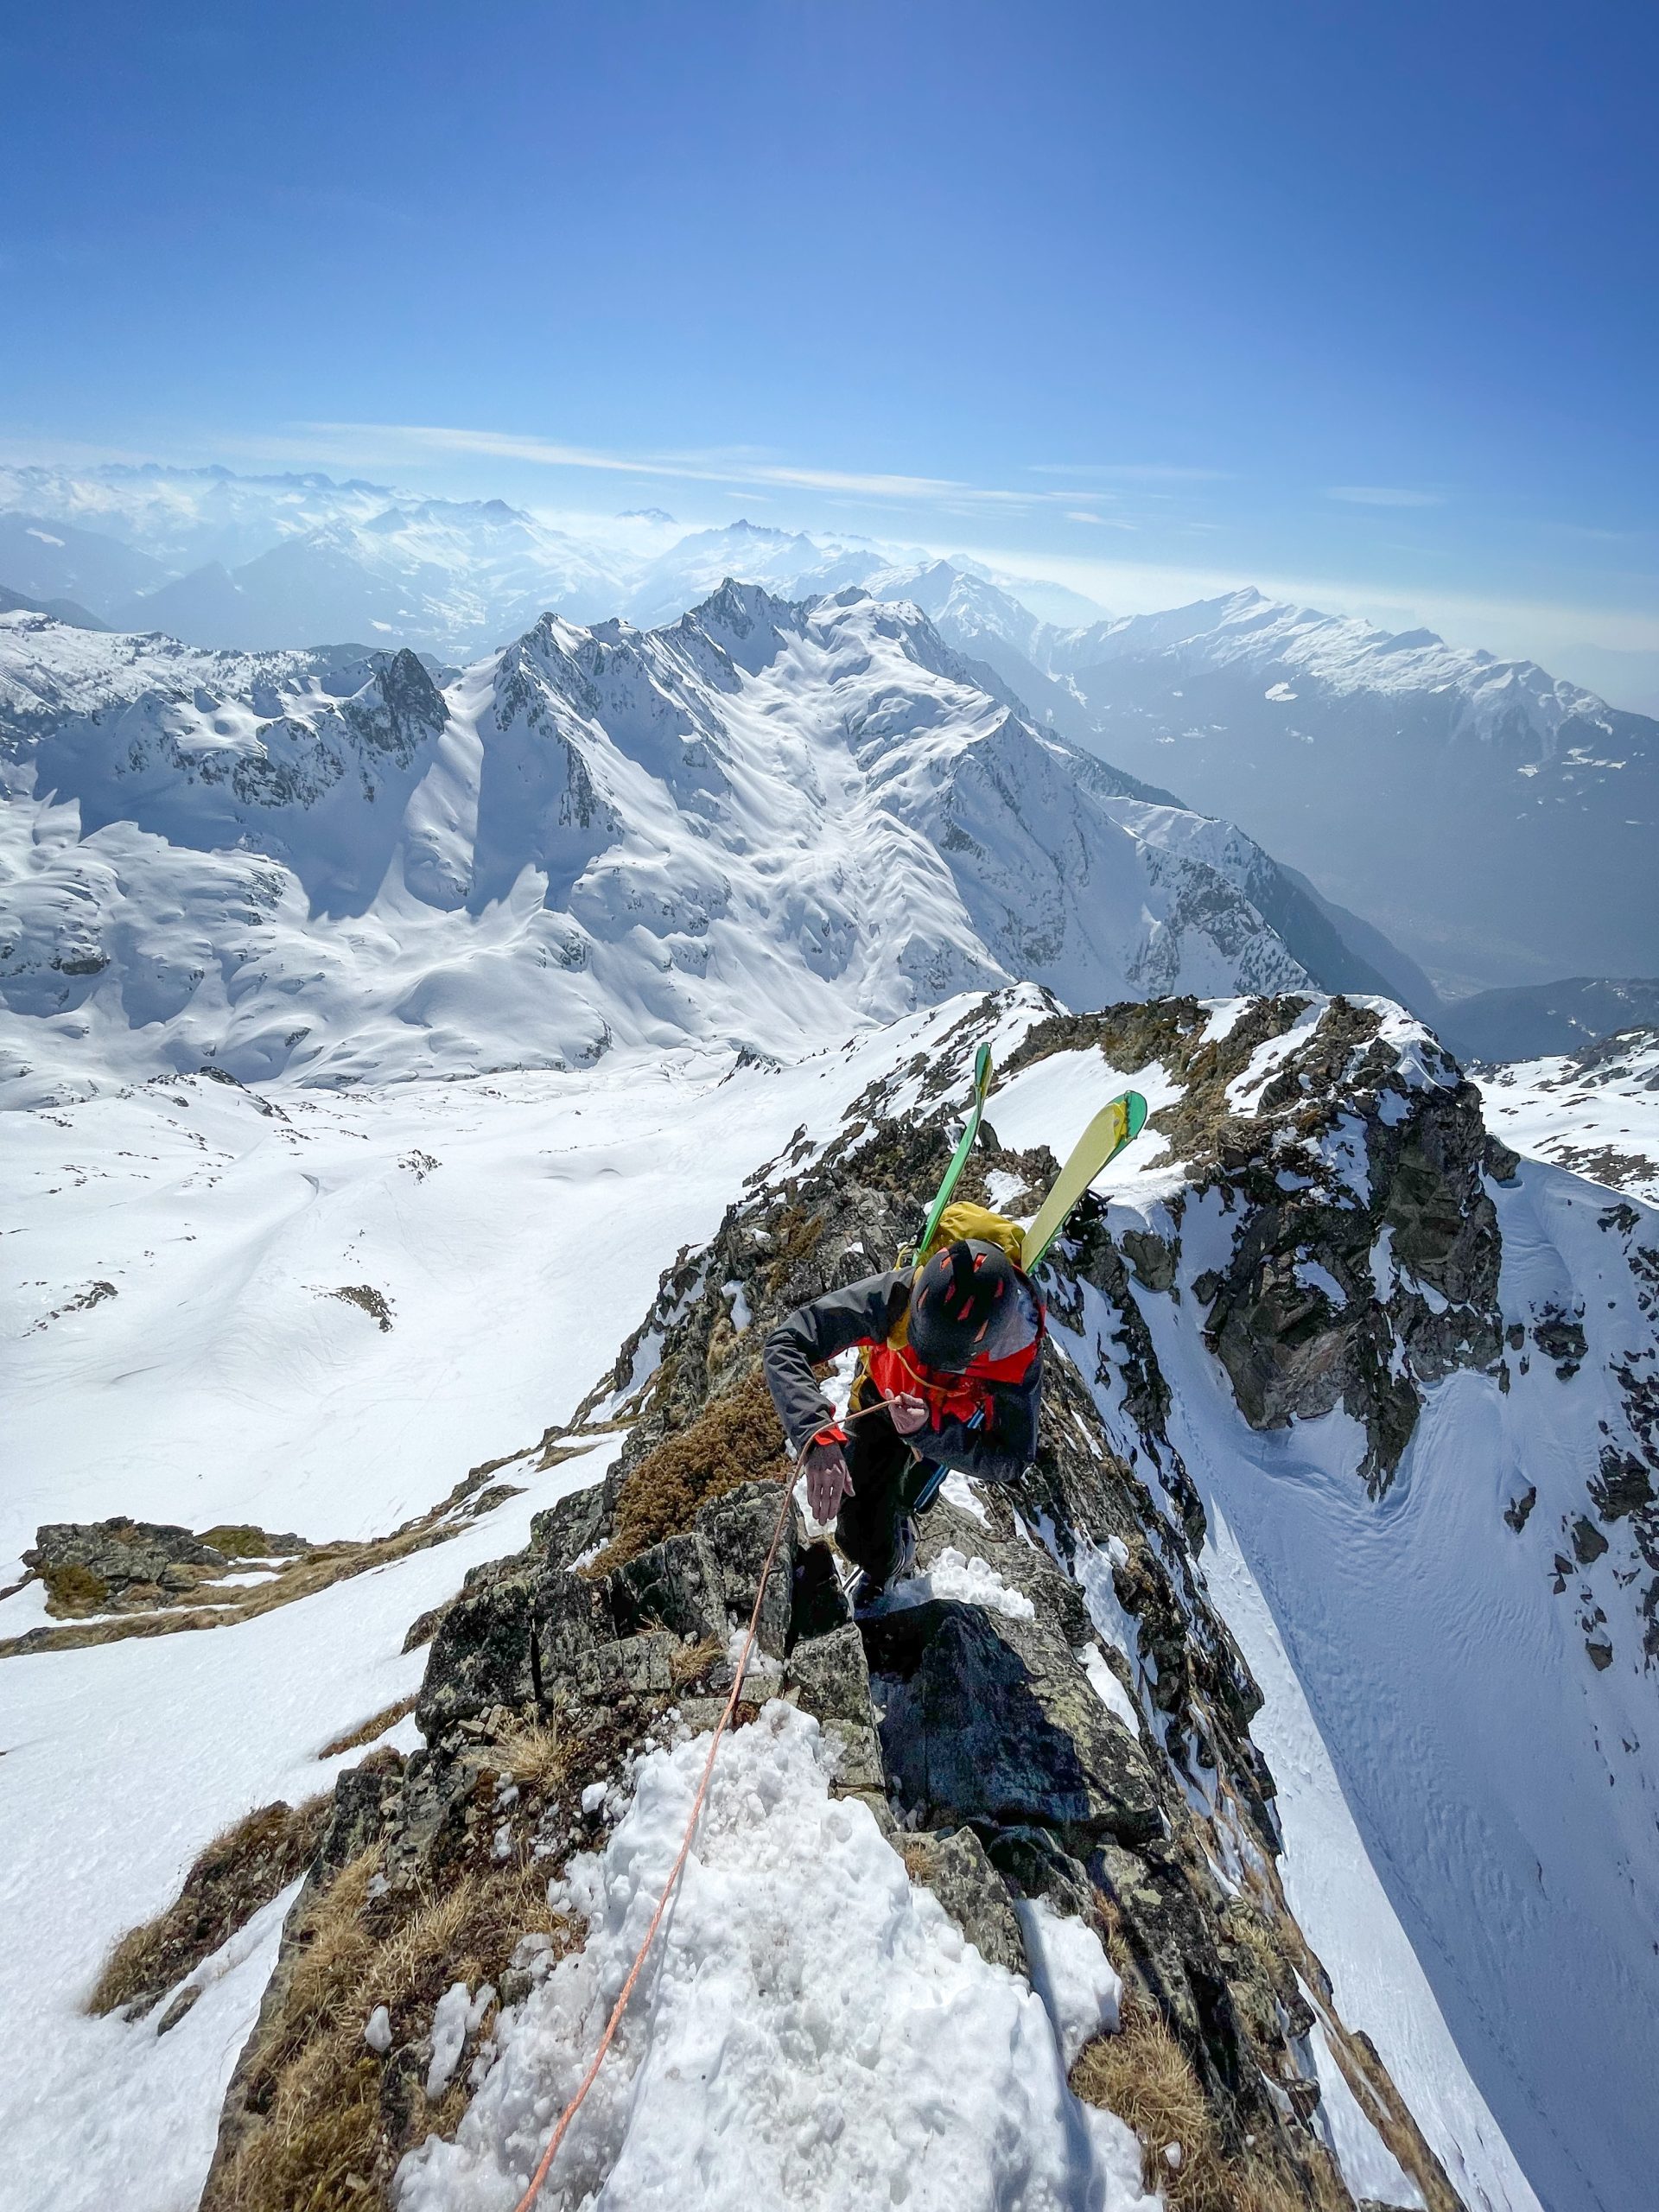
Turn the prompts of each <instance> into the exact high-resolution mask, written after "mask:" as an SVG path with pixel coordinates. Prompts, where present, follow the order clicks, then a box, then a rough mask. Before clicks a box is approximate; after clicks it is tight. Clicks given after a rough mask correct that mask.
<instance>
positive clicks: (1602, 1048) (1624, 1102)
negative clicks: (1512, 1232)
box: [1480, 1029, 1659, 1205]
mask: <svg viewBox="0 0 1659 2212" xmlns="http://www.w3.org/2000/svg"><path fill="white" fill-rule="evenodd" d="M1480 1087H1481V1090H1482V1091H1483V1093H1484V1096H1485V1102H1486V1103H1485V1111H1486V1118H1487V1120H1488V1122H1490V1124H1491V1127H1492V1128H1494V1129H1495V1130H1497V1133H1498V1135H1500V1136H1501V1137H1502V1138H1503V1141H1504V1142H1505V1143H1506V1144H1510V1145H1513V1146H1514V1147H1515V1148H1516V1151H1517V1152H1523V1153H1528V1154H1531V1156H1532V1157H1533V1158H1535V1159H1537V1160H1554V1161H1555V1162H1556V1163H1557V1164H1558V1165H1559V1166H1562V1167H1570V1168H1572V1169H1573V1172H1574V1173H1577V1174H1580V1175H1584V1176H1587V1177H1588V1178H1589V1179H1590V1180H1591V1181H1592V1183H1600V1184H1603V1185H1605V1186H1606V1188H1607V1189H1609V1190H1610V1191H1627V1192H1629V1193H1630V1196H1631V1197H1632V1198H1643V1199H1645V1200H1646V1202H1647V1203H1648V1205H1659V1029H1626V1030H1624V1031H1622V1032H1620V1033H1618V1035H1616V1036H1612V1037H1604V1038H1603V1039H1601V1040H1600V1041H1599V1043H1597V1044H1593V1045H1586V1046H1585V1047H1584V1048H1583V1050H1582V1051H1580V1052H1562V1053H1557V1054H1553V1055H1550V1056H1548V1057H1547V1058H1543V1059H1538V1060H1521V1061H1512V1062H1510V1063H1508V1064H1506V1065H1503V1066H1502V1067H1495V1068H1483V1069H1482V1070H1481V1071H1480Z"/></svg>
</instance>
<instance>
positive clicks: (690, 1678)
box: [668, 1636, 726, 1690]
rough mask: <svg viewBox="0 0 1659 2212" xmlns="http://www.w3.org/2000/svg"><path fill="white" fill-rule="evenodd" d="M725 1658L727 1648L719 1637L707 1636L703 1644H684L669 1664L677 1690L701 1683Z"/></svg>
mask: <svg viewBox="0 0 1659 2212" xmlns="http://www.w3.org/2000/svg"><path fill="white" fill-rule="evenodd" d="M725 1656H726V1646H725V1645H724V1644H723V1643H721V1640H720V1638H719V1637H717V1636H705V1637H703V1639H702V1643H690V1644H687V1643H683V1644H682V1645H681V1646H680V1648H679V1649H678V1650H677V1652H676V1653H675V1654H674V1656H673V1657H672V1658H671V1660H670V1661H669V1662H668V1671H669V1674H670V1675H671V1677H672V1678H673V1682H674V1687H675V1688H676V1689H677V1690H683V1689H686V1688H690V1685H691V1684H692V1683H693V1682H700V1681H702V1678H703V1676H704V1675H707V1674H708V1673H709V1669H711V1668H712V1667H715V1666H717V1665H718V1664H719V1662H720V1661H721V1660H722V1659H723V1658H724V1657H725Z"/></svg>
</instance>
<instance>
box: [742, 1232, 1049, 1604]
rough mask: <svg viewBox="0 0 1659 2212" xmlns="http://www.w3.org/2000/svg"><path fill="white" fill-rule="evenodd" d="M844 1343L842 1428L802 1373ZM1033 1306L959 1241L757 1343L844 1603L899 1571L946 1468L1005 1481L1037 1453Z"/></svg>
mask: <svg viewBox="0 0 1659 2212" xmlns="http://www.w3.org/2000/svg"><path fill="white" fill-rule="evenodd" d="M855 1344H856V1345H859V1346H861V1348H862V1349H863V1351H864V1355H865V1357H864V1358H863V1360H862V1361H861V1363H860V1367H859V1373H858V1377H857V1379H856V1381H855V1384H854V1387H853V1393H852V1399H851V1402H850V1406H849V1411H857V1412H864V1411H865V1410H866V1408H877V1407H879V1408H880V1409H881V1410H880V1412H874V1411H872V1412H870V1413H869V1414H868V1417H867V1418H866V1419H864V1420H862V1421H858V1422H856V1423H853V1424H850V1425H849V1427H842V1426H841V1424H840V1423H839V1422H837V1421H836V1419H835V1416H834V1410H833V1408H831V1407H830V1406H829V1404H828V1403H827V1402H825V1400H824V1398H823V1395H822V1393H821V1392H820V1390H819V1389H818V1386H817V1383H816V1382H815V1381H814V1379H813V1375H812V1370H813V1368H814V1367H815V1366H820V1365H822V1364H823V1363H825V1362H826V1361H829V1360H832V1359H834V1358H835V1357H836V1355H837V1354H838V1353H840V1352H843V1351H849V1350H850V1349H851V1347H852V1346H854V1345H855ZM1042 1363H1043V1307H1042V1302H1041V1300H1039V1298H1038V1296H1037V1294H1036V1292H1035V1291H1034V1290H1033V1287H1032V1286H1031V1282H1030V1280H1029V1278H1028V1277H1027V1275H1026V1274H1023V1273H1022V1272H1021V1270H1020V1268H1018V1267H1017V1266H1016V1265H1015V1264H1014V1261H1013V1260H1011V1259H1010V1258H1009V1257H1008V1255H1007V1253H1006V1252H1004V1251H1003V1250H1001V1249H1000V1247H999V1246H997V1245H995V1244H993V1243H985V1242H982V1241H981V1240H979V1239H977V1238H968V1239H960V1240H958V1241H957V1242H956V1243H951V1244H949V1245H947V1246H946V1247H945V1248H944V1250H942V1251H938V1252H936V1253H935V1254H934V1255H933V1256H932V1257H931V1259H930V1260H929V1261H928V1262H926V1264H925V1266H923V1267H921V1268H899V1269H896V1270H894V1271H893V1272H892V1273H890V1274H880V1275H868V1276H866V1277H865V1278H864V1280H863V1281H860V1282H854V1283H849V1284H848V1285H847V1287H846V1288H845V1289H843V1290H832V1291H829V1292H826V1293H825V1294H824V1295H823V1297H822V1298H815V1299H814V1300H812V1302H811V1304H810V1305H809V1306H799V1307H798V1308H797V1310H796V1311H795V1312H794V1313H791V1314H789V1315H787V1316H786V1317H785V1319H783V1320H782V1321H780V1322H779V1324H778V1326H777V1327H776V1328H775V1329H773V1330H772V1333H771V1334H770V1336H768V1338H766V1383H767V1387H768V1388H769V1389H770V1390H771V1392H772V1403H773V1404H774V1405H775V1406H776V1407H777V1408H778V1418H779V1421H782V1423H783V1425H784V1429H785V1433H786V1434H787V1436H788V1438H789V1440H790V1444H791V1447H792V1448H793V1449H794V1450H796V1451H800V1450H801V1448H802V1446H806V1450H805V1455H804V1465H805V1471H806V1496H807V1503H808V1504H809V1505H810V1508H811V1510H812V1517H813V1518H814V1520H816V1521H818V1522H823V1523H825V1524H828V1523H829V1522H832V1521H833V1522H834V1523H835V1529H836V1541H837V1542H838V1543H839V1544H840V1546H841V1548H842V1551H843V1552H845V1553H846V1554H847V1556H848V1558H849V1559H850V1560H853V1561H854V1563H855V1565H856V1566H858V1567H861V1568H862V1569H863V1573H862V1574H861V1576H860V1579H859V1581H858V1584H857V1586H856V1587H855V1591H854V1593H853V1602H854V1605H855V1607H859V1608H862V1607H864V1606H867V1605H871V1604H873V1603H874V1600H875V1599H877V1598H879V1597H880V1595H881V1593H882V1592H883V1591H885V1590H886V1589H887V1586H888V1585H889V1584H890V1583H892V1582H894V1581H897V1580H900V1579H901V1578H902V1577H903V1576H905V1575H906V1574H908V1573H910V1572H911V1569H912V1567H913V1565H914V1562H915V1557H916V1530H915V1524H914V1522H913V1520H912V1515H913V1514H914V1513H915V1512H917V1511H918V1510H923V1509H925V1507H926V1506H927V1505H928V1504H930V1503H931V1502H932V1499H933V1497H935V1496H936V1495H937V1493H938V1488H939V1485H940V1484H941V1483H942V1482H943V1481H944V1476H945V1474H946V1473H947V1472H948V1471H950V1470H951V1469H953V1468H955V1469H959V1470H960V1471H962V1472H963V1473H964V1474H970V1475H977V1476H979V1477H980V1478H982V1480H983V1481H986V1482H992V1483H1007V1482H1012V1481H1013V1480H1014V1478H1015V1477H1016V1476H1017V1475H1019V1474H1020V1472H1021V1471H1022V1470H1023V1469H1025V1468H1026V1467H1027V1466H1029V1465H1030V1464H1031V1462H1032V1460H1033V1459H1034V1458H1035V1457H1036V1453H1037V1411H1038V1405H1039V1397H1040V1393H1041V1388H1042Z"/></svg>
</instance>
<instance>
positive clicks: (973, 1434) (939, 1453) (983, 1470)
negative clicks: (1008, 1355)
mask: <svg viewBox="0 0 1659 2212" xmlns="http://www.w3.org/2000/svg"><path fill="white" fill-rule="evenodd" d="M1042 1395H1043V1356H1042V1354H1041V1353H1040V1352H1039V1354H1038V1356H1037V1357H1036V1359H1035V1361H1034V1362H1033V1364H1032V1370H1031V1372H1030V1374H1029V1375H1028V1376H1026V1378H1025V1380H1024V1381H1023V1382H1021V1383H992V1384H991V1385H990V1388H989V1396H990V1399H991V1402H992V1407H993V1411H994V1418H993V1419H992V1421H990V1423H989V1425H988V1427H985V1428H969V1427H965V1426H964V1424H963V1422H961V1421H943V1422H941V1424H940V1425H939V1427H938V1428H937V1429H936V1430H935V1431H934V1432H933V1433H932V1434H931V1436H930V1435H928V1434H927V1433H925V1432H924V1433H923V1434H921V1435H919V1436H918V1437H917V1438H916V1440H915V1441H916V1444H917V1446H918V1448H919V1449H920V1450H921V1451H922V1452H923V1453H924V1454H925V1457H926V1458H928V1459H935V1460H937V1461H938V1464H939V1465H941V1466H944V1467H958V1468H960V1469H961V1471H962V1472H963V1474H964V1475H977V1476H978V1477H979V1478H980V1480H981V1481H982V1482H988V1483H1011V1482H1014V1481H1017V1480H1018V1478H1019V1477H1020V1476H1021V1475H1022V1474H1023V1473H1024V1472H1025V1471H1026V1469H1027V1467H1028V1466H1029V1465H1031V1463H1032V1461H1033V1459H1035V1458H1036V1457H1037V1416H1038V1413H1039V1409H1040V1408H1041V1405H1042Z"/></svg>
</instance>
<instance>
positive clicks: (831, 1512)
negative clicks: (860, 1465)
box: [804, 1437, 853, 1529]
mask: <svg viewBox="0 0 1659 2212" xmlns="http://www.w3.org/2000/svg"><path fill="white" fill-rule="evenodd" d="M804 1465H805V1468H806V1502H807V1504H808V1506H809V1507H810V1510H811V1514H812V1518H813V1519H814V1520H815V1521H816V1522H817V1523H818V1525H819V1527H820V1528H824V1529H827V1528H828V1527H829V1524H830V1522H832V1521H833V1520H834V1519H835V1517H836V1514H837V1513H839V1512H840V1510H841V1501H842V1498H843V1497H851V1495H852V1491H853V1478H852V1477H851V1475H850V1474H849V1472H848V1471H847V1454H846V1453H845V1452H843V1451H842V1448H841V1446H840V1445H839V1444H837V1443H836V1441H835V1440H834V1439H833V1438H830V1437H815V1438H814V1439H813V1440H812V1442H811V1443H810V1444H809V1445H808V1446H807V1447H806V1458H805V1460H804Z"/></svg>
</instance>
